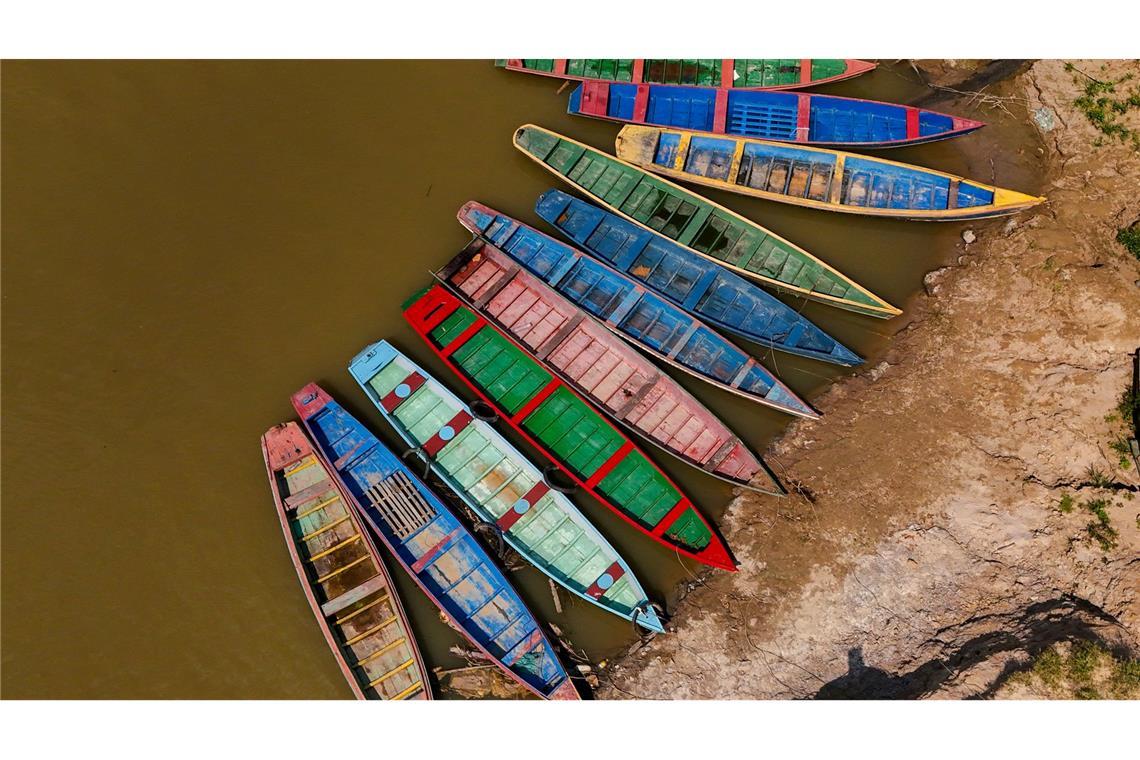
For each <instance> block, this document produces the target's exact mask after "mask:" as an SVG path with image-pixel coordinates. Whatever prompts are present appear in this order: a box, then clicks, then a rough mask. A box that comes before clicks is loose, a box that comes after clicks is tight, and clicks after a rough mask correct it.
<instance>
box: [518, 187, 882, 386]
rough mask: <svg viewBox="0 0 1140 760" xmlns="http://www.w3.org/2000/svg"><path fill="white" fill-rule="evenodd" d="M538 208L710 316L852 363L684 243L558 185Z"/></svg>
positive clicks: (613, 260) (781, 306) (852, 357)
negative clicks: (654, 232) (613, 212)
mask: <svg viewBox="0 0 1140 760" xmlns="http://www.w3.org/2000/svg"><path fill="white" fill-rule="evenodd" d="M535 210H536V211H537V213H538V215H539V216H541V217H542V218H543V219H545V220H546V221H548V222H550V223H551V224H552V225H554V226H555V227H556V228H558V230H559V231H560V232H562V234H564V235H566V236H567V237H568V238H569V239H570V240H572V241H573V242H574V243H576V244H577V245H579V246H581V247H582V248H583V249H585V250H586V251H589V252H590V253H591V254H593V255H594V256H597V257H598V258H599V259H601V260H603V261H605V262H606V263H608V264H609V265H610V266H612V267H613V268H614V269H616V270H617V271H618V272H623V273H625V274H626V275H628V276H629V277H631V278H632V279H634V280H636V281H637V282H640V283H641V284H642V285H644V286H646V287H649V288H651V289H652V290H654V291H655V292H657V293H658V294H660V295H662V296H663V297H665V298H666V299H668V300H669V301H671V302H672V303H674V304H676V305H678V306H680V307H681V308H683V309H685V310H688V311H691V312H692V313H694V314H697V315H698V316H699V317H701V318H702V319H704V320H706V321H707V322H709V323H711V324H712V325H715V326H717V327H721V328H723V329H725V330H728V331H730V332H733V333H736V334H737V335H740V336H742V337H744V338H747V339H748V340H751V341H755V342H756V343H759V344H761V345H765V346H772V347H775V348H779V349H781V350H784V351H788V352H791V353H796V354H800V355H802V356H811V357H814V358H817V359H823V360H824V361H830V362H835V363H839V364H845V365H852V364H859V363H861V362H862V359H860V358H859V357H858V356H857V355H856V354H855V353H853V352H852V351H850V350H849V349H847V348H846V347H845V346H843V345H842V344H840V343H839V342H838V341H836V340H835V339H834V338H832V337H831V336H829V335H828V334H827V333H825V332H824V331H823V330H821V329H819V328H818V327H816V326H815V325H814V324H812V323H811V322H810V321H808V320H807V319H805V318H804V317H802V316H800V315H799V314H797V313H796V312H795V310H793V309H792V308H791V307H789V306H788V305H787V304H785V303H784V302H783V301H780V300H779V299H777V298H775V297H774V296H772V295H770V294H769V293H767V292H765V291H764V290H762V289H760V288H759V287H758V286H756V285H753V284H752V283H750V282H747V281H746V280H744V279H743V278H741V277H739V276H738V275H736V274H734V273H732V272H729V271H728V270H726V269H724V268H723V267H721V266H719V265H717V264H715V263H714V262H711V261H708V260H707V259H704V258H702V257H700V256H698V255H696V254H694V253H692V252H691V251H689V250H688V249H686V248H684V247H683V246H681V245H679V244H677V243H674V242H673V241H671V240H668V239H667V238H663V237H661V236H660V235H655V234H653V233H652V232H649V231H648V230H645V229H644V228H642V227H639V226H637V225H635V224H633V223H632V222H629V221H627V220H625V219H623V218H621V217H619V216H617V215H616V214H612V213H610V212H608V211H605V210H603V209H601V208H599V207H597V206H594V205H592V204H590V203H587V202H585V201H581V200H578V199H577V198H573V197H572V196H569V195H567V194H566V193H563V192H561V191H558V190H551V191H548V192H546V193H544V194H543V195H542V196H541V197H540V198H539V200H538V203H537V204H536V206H535Z"/></svg>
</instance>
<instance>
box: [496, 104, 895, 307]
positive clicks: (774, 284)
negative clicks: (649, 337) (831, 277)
mask: <svg viewBox="0 0 1140 760" xmlns="http://www.w3.org/2000/svg"><path fill="white" fill-rule="evenodd" d="M525 129H536V130H539V131H541V132H545V133H547V134H550V135H553V136H555V137H557V138H558V139H560V140H565V141H567V142H569V143H572V144H574V145H577V146H579V147H581V148H583V149H585V150H588V151H592V152H594V153H598V154H600V155H602V156H604V157H606V158H608V159H611V160H613V161H617V162H618V163H620V164H623V165H625V166H628V167H629V168H631V169H635V170H636V171H639V172H642V173H644V174H647V175H649V176H650V177H652V178H653V179H655V180H657V181H659V182H662V183H664V184H665V185H667V186H669V187H672V188H675V189H676V190H677V191H678V192H680V193H683V194H684V195H686V196H692V197H695V198H696V199H697V200H699V201H700V202H702V203H707V204H709V205H710V206H712V207H713V208H714V209H716V210H719V211H722V212H724V213H725V214H727V215H729V216H731V217H734V218H736V219H739V220H740V221H741V222H743V223H744V224H746V225H748V226H750V227H753V228H755V229H757V230H759V231H760V232H763V233H764V234H766V235H770V236H771V237H773V238H775V239H776V240H779V241H781V242H783V243H785V244H787V245H789V246H791V247H792V248H794V249H795V250H796V251H798V252H800V253H801V254H803V255H804V256H806V257H807V258H808V259H809V260H810V261H812V262H813V263H815V264H817V265H818V266H820V267H821V268H822V269H825V270H827V271H829V272H832V273H834V274H835V275H836V276H837V277H838V278H839V279H840V280H842V281H843V282H847V283H850V284H851V287H852V288H854V289H856V290H859V291H861V292H862V293H864V294H865V295H867V296H869V297H870V298H873V299H874V300H875V301H877V302H878V303H879V304H881V305H878V306H876V305H873V304H860V303H856V302H854V301H851V300H850V299H846V298H839V297H837V296H833V295H829V294H826V293H819V292H816V291H810V290H805V289H804V288H801V287H798V286H796V285H791V284H788V283H784V282H781V281H780V280H775V279H773V278H771V277H764V276H763V275H758V274H756V273H755V272H749V271H748V270H746V269H742V268H740V267H738V266H735V265H733V264H729V263H727V262H724V261H721V260H720V259H717V258H715V257H713V256H709V255H708V254H705V253H701V252H700V251H698V250H697V249H695V248H692V247H690V246H687V245H684V244H683V243H678V245H682V246H684V247H685V248H686V249H688V250H690V251H692V252H693V253H695V254H696V255H698V256H701V257H703V258H705V259H708V260H709V261H712V262H714V263H716V264H719V265H720V266H722V267H725V268H727V269H731V270H732V271H734V272H736V273H738V274H739V275H740V276H742V277H747V278H749V279H751V280H753V281H755V282H760V283H762V284H765V285H767V286H768V287H770V288H773V289H776V290H780V291H783V292H785V293H790V294H793V295H796V296H798V297H800V298H804V299H806V300H812V301H818V302H820V303H824V304H828V305H830V306H834V307H835V308H838V309H844V310H846V311H853V312H855V313H857V314H863V315H864V316H869V317H877V318H880V319H890V318H892V317H897V316H899V315H900V314H902V313H903V312H902V309H899V308H898V307H896V306H893V305H891V304H890V303H889V302H888V301H887V300H886V299H885V298H881V297H880V296H878V295H876V294H875V293H873V292H872V291H871V290H869V289H867V288H865V287H864V286H862V285H860V284H859V283H858V282H856V281H855V280H853V279H851V278H850V277H848V276H847V275H845V274H843V273H842V272H840V271H839V270H838V269H836V268H835V267H833V266H831V265H830V264H828V263H827V262H825V261H823V260H822V259H820V258H818V257H817V256H815V255H814V254H812V253H810V252H808V251H806V250H804V249H803V248H801V247H800V246H798V245H796V244H795V243H793V242H791V241H790V240H787V239H785V238H783V237H781V236H780V235H777V234H776V233H774V232H772V231H771V230H769V229H767V228H766V227H764V226H762V225H760V224H758V223H756V222H754V221H752V220H750V219H748V218H747V217H745V216H743V215H742V214H738V213H737V212H735V211H733V210H731V209H729V208H726V207H725V206H722V205H720V204H719V203H717V202H716V201H713V200H709V199H708V198H705V197H704V196H701V195H697V194H696V193H694V192H692V191H691V190H688V189H687V188H684V187H681V186H680V185H678V184H677V183H675V182H672V181H671V180H669V179H667V178H665V177H662V176H660V175H658V174H656V173H653V172H647V171H646V170H645V169H642V168H641V167H640V166H637V165H636V164H631V163H630V162H628V161H626V160H624V159H621V158H618V157H617V156H611V155H610V154H608V153H603V152H602V151H600V150H598V149H597V148H594V147H592V146H589V145H586V144H585V143H581V142H578V141H577V140H575V139H573V138H571V137H566V136H564V135H561V134H559V133H558V132H555V131H553V130H550V129H546V128H545V127H540V126H538V125H537V124H532V123H527V124H523V125H522V126H520V127H517V128H516V129H515V131H514V134H513V136H512V141H513V143H514V146H515V148H516V149H518V150H519V151H520V152H522V153H523V154H524V155H526V156H527V157H528V158H529V159H530V160H531V161H534V162H535V163H536V164H538V165H539V166H541V167H542V168H543V169H545V170H546V171H548V172H550V173H551V174H553V175H554V176H556V177H558V178H559V179H561V180H562V181H563V182H565V183H566V184H568V185H570V186H571V187H573V188H575V189H577V190H578V191H579V192H581V193H584V194H586V195H587V196H589V197H590V198H592V199H594V200H596V201H597V202H598V204H599V205H601V206H602V207H603V208H607V209H612V210H613V212H614V213H615V214H618V215H619V216H621V217H623V218H625V219H628V220H629V221H631V222H633V223H634V224H636V225H638V226H639V227H642V228H643V229H647V230H649V231H650V232H656V230H654V229H653V228H651V227H648V226H646V225H645V224H642V223H641V222H640V221H638V220H637V219H634V218H633V217H632V216H629V215H628V214H626V213H625V212H623V211H622V210H621V209H619V208H618V207H616V206H613V205H612V204H610V203H608V202H607V201H606V200H605V199H604V198H601V197H599V196H597V195H594V194H593V193H592V192H590V191H589V190H587V189H586V188H584V187H582V186H581V185H579V184H578V183H576V182H574V181H573V180H571V179H570V178H569V177H567V176H566V175H564V174H561V173H559V172H558V171H556V170H555V169H554V167H552V166H549V165H548V164H547V163H546V162H545V161H543V160H542V159H540V158H539V157H538V156H536V155H534V154H533V153H531V152H530V151H528V150H527V149H526V148H524V147H522V146H521V145H519V142H518V136H519V133H520V132H521V131H523V130H525ZM669 239H670V240H672V238H669ZM673 242H677V241H675V240H674V241H673Z"/></svg>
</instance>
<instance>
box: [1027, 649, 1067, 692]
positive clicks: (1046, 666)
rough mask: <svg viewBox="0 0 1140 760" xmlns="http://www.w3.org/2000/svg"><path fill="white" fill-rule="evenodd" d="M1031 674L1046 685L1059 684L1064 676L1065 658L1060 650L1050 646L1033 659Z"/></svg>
mask: <svg viewBox="0 0 1140 760" xmlns="http://www.w3.org/2000/svg"><path fill="white" fill-rule="evenodd" d="M1033 674H1034V675H1036V676H1037V677H1038V678H1040V679H1041V681H1042V682H1043V683H1044V684H1045V685H1046V686H1059V685H1060V684H1061V679H1062V678H1064V677H1065V659H1064V658H1063V657H1061V653H1060V652H1058V651H1057V650H1056V649H1054V648H1053V647H1050V648H1048V649H1046V650H1045V651H1044V652H1042V653H1041V654H1039V655H1037V659H1036V660H1034V661H1033Z"/></svg>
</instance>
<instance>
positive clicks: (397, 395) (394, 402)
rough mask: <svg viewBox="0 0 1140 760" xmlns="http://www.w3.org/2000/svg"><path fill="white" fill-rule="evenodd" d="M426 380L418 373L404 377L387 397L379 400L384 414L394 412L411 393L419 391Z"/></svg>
mask: <svg viewBox="0 0 1140 760" xmlns="http://www.w3.org/2000/svg"><path fill="white" fill-rule="evenodd" d="M425 381H426V378H425V377H424V376H423V375H421V374H420V373H419V372H413V373H412V374H410V375H408V376H407V377H405V378H404V379H403V380H401V381H400V383H399V384H398V385H397V386H396V387H395V388H393V389H392V390H391V391H390V392H389V393H388V395H387V396H385V397H384V398H382V399H380V405H381V406H383V407H384V411H386V412H394V411H396V408H397V407H398V406H400V404H402V403H404V402H405V401H407V400H408V399H409V398H410V397H411V395H412V394H413V393H415V392H416V391H417V390H419V388H420V386H421V385H423V384H424V382H425Z"/></svg>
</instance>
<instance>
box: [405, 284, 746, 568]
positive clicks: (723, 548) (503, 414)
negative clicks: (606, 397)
mask: <svg viewBox="0 0 1140 760" xmlns="http://www.w3.org/2000/svg"><path fill="white" fill-rule="evenodd" d="M437 288H439V289H441V290H442V291H443V292H444V293H446V294H447V295H448V296H450V297H451V298H454V299H455V300H456V302H457V303H458V307H457V308H464V309H466V308H467V306H466V305H465V304H464V303H463V302H462V301H461V300H459V299H458V298H456V296H455V295H454V294H453V293H452V292H451V290H449V289H448V288H446V287H444V286H443V285H440V284H438V283H433V284H432V285H431V286H430V287H428V288H426V289H424V290H423V291H422V292H420V293H417V294H416V296H415V298H414V300H413V301H412V302H411V303H408V304H407V305H406V307H405V308H404V310H403V314H404V320H405V321H406V322H407V323H408V325H409V326H410V327H411V328H412V330H413V331H414V332H415V333H416V335H418V336H419V337H420V338H422V339H423V341H424V342H425V343H427V345H428V348H429V349H430V350H431V352H432V353H433V354H435V356H436V357H437V358H439V359H440V361H442V362H443V363H444V364H446V365H447V368H448V369H450V370H451V371H452V372H453V373H454V374H455V376H456V377H458V378H459V379H460V380H461V381H462V382H463V383H464V384H465V385H466V386H467V387H468V388H470V389H471V391H472V393H474V394H475V395H476V396H478V397H479V398H480V399H481V400H482V401H483V402H484V403H485V404H488V405H489V406H490V407H491V408H492V409H494V410H495V411H496V413H498V414H499V419H501V420H502V421H503V422H505V423H506V424H507V425H508V426H509V427H510V428H511V429H512V430H514V431H515V432H516V433H518V434H519V435H520V436H522V437H523V439H524V440H526V442H527V443H529V444H530V445H531V446H532V447H533V448H534V449H535V450H536V451H538V452H540V453H541V454H542V455H543V456H544V457H546V458H547V459H549V460H550V462H551V463H552V464H553V465H554V466H555V467H557V468H558V470H559V471H560V472H562V473H563V474H564V475H566V477H568V478H570V479H571V480H572V481H573V482H574V483H575V484H576V485H577V486H578V487H579V488H581V489H582V490H583V491H585V492H586V493H588V494H590V495H591V496H593V497H594V498H595V499H597V500H598V501H599V502H600V503H601V504H603V505H604V506H605V507H606V508H607V509H609V510H610V511H611V512H613V513H614V514H615V515H617V516H618V517H620V518H621V519H622V520H624V521H625V522H627V523H629V525H631V526H632V527H633V528H635V529H637V530H638V531H639V532H641V533H643V534H644V535H645V536H647V537H648V538H649V539H650V540H652V541H655V542H657V543H658V544H660V545H662V546H664V547H665V548H667V549H671V550H673V551H675V552H677V553H679V554H683V555H685V556H686V557H689V558H690V559H693V560H696V561H697V562H700V563H701V564H704V565H708V566H709V567H715V568H718V569H721V570H726V571H728V572H730V573H733V572H736V571H737V569H738V563H737V562H736V558H735V557H734V556H733V554H732V551H731V550H730V549H729V546H728V543H727V542H726V541H725V540H724V538H723V537H722V536H721V535H720V531H718V530H717V529H716V527H715V526H714V525H713V524H712V523H711V522H710V521H709V519H708V518H707V517H706V516H705V515H704V513H703V512H701V510H700V509H698V508H697V505H696V503H695V502H694V501H693V500H692V499H691V498H689V495H688V494H686V493H685V492H684V491H683V490H681V487H680V486H678V485H677V484H676V483H675V482H674V481H673V479H672V478H670V477H669V474H668V473H666V472H665V471H664V470H662V469H661V467H660V466H659V465H658V464H657V463H656V462H654V461H653V460H652V459H650V458H649V457H648V455H646V454H645V452H644V451H642V449H641V447H640V446H638V445H637V444H636V443H634V442H633V441H631V440H630V438H629V436H628V435H626V434H625V433H624V432H622V431H621V429H620V428H618V427H617V426H615V425H614V424H613V423H612V422H610V420H609V417H608V416H607V415H605V414H603V413H602V412H599V411H598V410H597V409H595V408H594V405H593V404H592V403H591V402H590V401H588V400H587V399H584V398H582V396H581V394H579V393H578V392H577V391H576V390H574V389H573V388H571V387H570V386H568V385H566V384H565V383H563V382H562V380H561V378H558V377H557V376H555V378H554V379H556V380H558V382H559V384H560V385H561V386H562V387H564V388H566V390H567V391H569V392H570V393H572V394H574V396H575V397H576V398H577V399H578V400H579V401H581V402H582V403H583V404H586V405H587V407H589V409H590V411H592V412H594V413H595V414H596V415H597V416H598V417H599V418H600V419H601V420H602V421H603V422H604V423H605V424H606V425H608V426H609V427H611V428H613V429H614V430H616V431H617V432H618V434H619V435H621V436H622V437H623V438H624V439H625V440H626V441H627V442H629V443H630V445H631V446H632V449H631V451H636V452H638V453H640V454H641V456H643V457H645V459H646V461H647V462H649V464H650V466H652V467H653V469H654V470H655V471H656V472H657V473H658V474H659V475H660V476H661V477H663V478H664V479H665V481H666V482H667V483H668V484H669V485H670V486H672V487H673V489H674V490H675V491H676V492H677V494H678V496H680V501H683V502H684V503H685V504H686V505H687V507H688V508H689V509H691V510H692V511H693V514H695V515H696V516H697V519H698V520H700V521H701V523H702V524H703V525H704V526H705V528H707V529H708V531H709V535H710V536H711V539H710V541H709V544H708V546H706V547H705V548H704V549H701V550H700V551H692V550H690V549H687V548H686V547H684V546H682V545H681V544H679V543H674V542H672V541H670V540H668V539H666V537H665V532H666V531H667V530H668V527H666V531H663V532H662V534H661V535H660V536H655V535H653V531H652V528H656V527H657V526H658V525H660V523H657V524H655V525H652V526H650V527H648V528H647V527H646V526H645V525H643V524H641V523H639V522H638V521H637V520H636V519H634V517H633V516H631V515H629V514H626V510H625V509H624V508H622V507H620V506H618V505H617V503H616V502H614V500H613V499H611V498H610V497H608V496H606V495H605V494H604V493H602V492H601V491H600V490H599V489H598V487H597V486H594V487H589V486H587V485H586V481H585V479H583V478H580V477H578V475H577V474H576V473H574V472H573V471H572V470H570V469H568V468H567V467H566V465H564V464H563V463H562V462H561V461H559V460H558V459H557V458H555V456H554V453H553V452H552V451H550V449H549V447H547V446H546V445H545V444H543V443H542V442H541V441H539V440H538V439H537V438H535V437H534V436H533V435H531V434H530V433H529V432H528V431H527V430H526V429H525V428H524V427H523V426H522V424H521V420H520V421H519V422H515V421H514V420H512V419H511V415H510V414H509V413H507V411H506V409H505V408H504V407H502V406H501V405H500V404H499V403H498V402H496V401H495V399H493V398H491V397H490V396H489V395H488V394H486V393H484V392H483V390H482V389H481V388H479V387H478V386H477V385H476V384H475V381H474V380H472V379H471V378H469V377H468V376H467V374H466V373H465V372H464V371H463V370H462V369H460V368H459V366H458V365H456V364H455V363H454V362H453V361H452V360H451V357H450V356H444V355H443V352H442V350H441V347H438V346H436V345H435V344H434V343H433V342H432V338H431V335H430V331H429V330H424V329H422V328H421V327H420V325H418V324H416V323H415V322H414V321H413V320H412V319H411V318H409V316H408V310H409V309H411V308H412V307H414V306H415V305H416V304H418V303H419V302H420V301H421V300H422V299H424V298H426V297H427V296H429V295H430V294H431V293H432V291H433V290H435V289H437ZM468 311H471V310H470V309H468ZM471 313H472V314H475V312H471ZM475 316H477V317H478V316H479V315H478V314H476V315H475ZM479 318H480V319H482V317H479ZM487 326H488V327H490V328H491V329H492V330H494V331H495V332H496V333H498V334H499V335H501V336H502V337H503V338H504V339H505V340H507V341H508V342H510V343H511V344H512V345H514V346H516V347H517V348H519V350H520V351H524V352H525V349H523V348H521V347H519V346H518V343H517V341H515V339H514V338H513V337H511V336H510V335H507V334H505V333H503V331H502V330H500V329H499V328H498V326H496V325H494V324H491V323H490V322H487ZM527 356H528V357H529V356H530V354H529V353H527ZM539 366H541V365H539ZM678 503H680V502H678ZM662 519H664V518H662ZM714 547H715V549H716V550H715V551H711V552H710V549H714ZM702 554H711V555H716V554H720V555H722V556H723V557H725V559H726V560H727V562H728V564H722V563H719V562H713V561H710V560H709V559H706V558H703V557H702V556H701V555H702Z"/></svg>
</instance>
